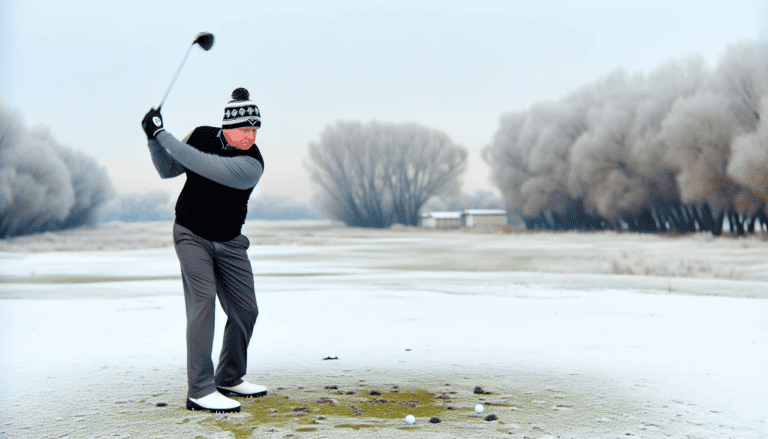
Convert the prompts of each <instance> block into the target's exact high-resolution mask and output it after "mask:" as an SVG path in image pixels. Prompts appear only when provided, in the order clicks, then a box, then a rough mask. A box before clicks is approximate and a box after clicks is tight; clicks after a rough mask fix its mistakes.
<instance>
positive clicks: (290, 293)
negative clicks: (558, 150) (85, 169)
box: [0, 222, 768, 438]
mask: <svg viewBox="0 0 768 439" xmlns="http://www.w3.org/2000/svg"><path fill="white" fill-rule="evenodd" d="M170 230H171V225H170V223H155V224H143V225H142V224H139V225H136V224H133V225H120V224H116V223H111V224H108V225H104V226H100V228H98V229H96V230H80V231H70V232H61V233H53V234H45V235H40V236H37V237H26V238H16V239H14V240H6V241H5V242H4V243H3V244H2V245H3V246H4V247H3V246H0V264H1V265H0V277H1V280H2V283H0V437H8V438H16V437H30V438H41V437H196V436H202V437H249V436H250V432H249V433H248V434H247V435H246V434H244V433H243V431H245V430H242V429H240V430H238V429H237V428H241V426H240V424H238V423H244V424H243V425H246V426H248V428H250V429H253V430H254V431H253V434H254V436H253V437H285V436H287V435H290V434H293V435H295V437H339V436H346V437H400V436H402V437H502V436H504V437H506V436H507V435H509V434H513V436H512V437H529V438H542V437H563V438H565V437H579V438H592V437H605V438H609V437H610V438H615V437H642V438H656V437H659V438H661V437H674V438H677V437H679V438H688V437H691V438H765V437H768V300H766V299H768V267H767V266H766V262H768V242H766V241H765V240H764V239H763V238H762V237H751V238H748V239H738V240H737V239H731V238H723V239H720V240H712V239H710V238H708V237H706V236H693V237H664V236H652V235H633V234H612V233H600V234H587V233H562V234H554V233H530V234H528V233H520V234H515V233H513V234H481V233H466V232H461V231H450V232H440V231H421V230H416V229H411V228H402V229H399V230H383V231H371V230H360V229H345V228H341V227H338V225H334V224H328V223H315V222H302V223H265V222H253V223H249V224H247V226H246V229H245V234H246V235H247V236H248V237H249V238H250V240H251V243H252V245H251V248H250V249H249V256H250V258H251V261H252V264H253V269H254V273H255V276H256V284H257V291H256V296H257V301H258V304H259V309H260V316H259V320H258V322H257V325H256V331H255V335H254V339H253V341H252V343H251V346H250V349H249V354H250V357H249V365H248V376H247V378H249V379H251V380H253V381H257V382H259V383H262V384H265V385H267V386H268V387H269V388H270V389H271V390H272V393H273V394H275V395H281V397H282V395H285V397H288V398H293V399H296V400H297V401H304V402H305V403H306V401H309V399H305V400H302V399H301V398H310V399H311V397H313V395H315V396H316V395H318V394H319V393H323V392H327V391H328V390H326V389H325V387H326V386H330V385H337V386H338V387H339V388H352V387H354V388H356V389H368V388H382V387H384V386H390V387H391V386H392V385H397V386H399V388H400V389H404V390H405V389H427V390H429V391H430V392H432V393H436V394H439V393H440V392H441V391H443V390H442V389H445V388H446V386H447V385H450V386H448V387H450V388H452V389H454V390H455V391H456V394H455V396H454V398H458V399H456V400H455V401H454V402H453V404H454V405H455V408H457V410H455V411H451V412H447V411H445V413H447V414H445V415H441V416H443V419H444V422H441V423H439V424H431V423H430V422H429V417H426V418H418V421H417V423H416V425H415V426H414V427H411V428H409V429H405V430H404V429H402V427H403V426H404V425H405V424H403V422H402V420H391V421H390V420H382V419H378V418H376V417H366V415H365V413H363V415H361V416H357V417H356V416H353V415H350V417H349V418H350V419H347V420H339V419H335V420H334V419H333V418H330V417H329V418H328V419H327V420H320V421H316V422H317V423H316V424H313V425H312V427H311V428H305V429H301V428H300V427H306V425H305V424H300V423H299V422H300V421H299V420H300V418H298V417H297V418H296V419H297V420H296V421H294V420H293V419H294V418H285V417H283V418H280V419H279V420H278V418H277V417H276V416H278V415H279V414H280V413H279V410H278V409H274V410H275V411H276V412H275V414H274V416H275V417H273V418H269V419H270V420H268V422H256V419H257V418H250V416H251V415H250V414H248V413H245V412H244V413H242V414H240V415H233V416H229V417H227V416H224V415H209V414H202V413H191V412H188V411H186V410H184V409H183V405H184V401H185V395H186V375H185V344H184V337H185V335H184V334H185V315H184V299H183V295H182V285H181V280H180V275H179V268H178V261H177V259H176V255H175V253H174V250H173V247H172V245H171V238H170ZM99 247H101V249H100V250H99ZM25 249H26V251H25ZM623 255H627V256H626V257H625V256H623ZM662 262H663V264H662ZM621 264H624V265H621ZM617 266H618V269H617ZM465 267H466V268H465ZM621 267H624V268H627V267H632V269H633V270H634V273H637V274H634V275H630V274H621V275H619V274H611V273H616V271H619V272H622V271H621V270H622V268H621ZM646 269H648V272H649V273H650V274H655V275H649V276H645V275H640V274H642V273H645V272H646ZM665 269H666V271H663V270H665ZM623 272H624V273H627V272H628V271H626V270H625V271H623ZM659 274H664V275H659ZM225 319H226V316H225V315H224V314H223V313H222V312H221V311H220V310H219V314H218V315H217V328H216V329H217V335H216V339H215V340H216V343H220V341H221V332H222V330H223V323H224V321H225ZM219 347H220V345H214V361H215V360H216V358H217V354H218V349H219ZM331 354H335V355H337V356H338V357H339V360H337V361H324V360H323V358H324V357H327V356H329V355H331ZM475 386H482V387H483V388H484V389H485V390H488V391H491V392H492V393H491V394H490V395H477V394H473V393H472V389H473V388H474V387H475ZM315 399H316V398H315ZM481 399H482V401H481ZM477 402H485V403H489V405H488V408H489V410H488V411H487V413H490V412H491V411H493V413H494V414H497V415H498V418H499V419H498V420H496V421H490V422H489V421H484V420H482V418H480V417H476V418H473V417H471V415H474V412H473V411H472V407H474V405H475V403H477ZM157 403H166V404H167V406H165V407H158V406H157ZM248 404H250V405H249V406H248V407H251V408H253V410H256V408H257V407H258V404H275V402H274V400H269V399H264V400H263V401H260V400H256V401H253V402H248ZM276 407H277V406H276ZM312 407H314V406H311V407H310V409H312ZM440 407H442V406H440ZM436 410H437V408H436ZM244 411H247V410H246V406H245V405H244ZM454 412H455V413H456V415H455V416H454V415H453V413H454ZM253 413H255V411H254V412H253ZM238 416H240V417H239V418H238ZM253 416H257V415H253ZM451 416H454V417H451ZM456 416H458V417H456ZM318 418H319V417H318ZM258 419H260V418H258ZM340 422H351V423H353V424H354V423H355V422H357V423H358V424H360V423H362V424H361V425H364V426H365V427H364V428H360V429H351V428H334V427H338V426H339V423H340ZM236 426H237V428H235V427H236ZM230 427H231V428H230ZM342 427H344V425H342ZM242 428H245V427H242Z"/></svg>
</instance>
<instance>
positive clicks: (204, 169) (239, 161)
mask: <svg viewBox="0 0 768 439" xmlns="http://www.w3.org/2000/svg"><path fill="white" fill-rule="evenodd" d="M156 139H157V142H158V143H159V144H160V146H161V147H162V148H165V149H166V150H167V151H168V153H170V155H171V156H172V158H173V159H175V160H176V161H177V162H179V163H180V164H181V165H182V166H183V167H184V168H186V169H189V170H190V171H192V172H194V173H196V174H198V175H201V176H203V177H205V178H207V179H209V180H213V181H215V182H216V183H219V184H223V185H224V186H229V187H231V188H235V189H249V188H252V187H254V186H256V184H257V183H258V182H259V180H260V179H261V174H262V173H263V172H264V169H263V168H262V166H261V163H259V161H258V160H256V159H255V158H253V157H249V156H237V157H222V156H218V155H216V154H208V153H204V152H202V151H200V150H198V149H197V148H195V147H193V146H190V145H187V144H186V143H183V142H180V141H179V140H177V139H176V138H175V137H173V135H171V133H169V132H168V131H163V132H160V133H158V135H157V137H156Z"/></svg>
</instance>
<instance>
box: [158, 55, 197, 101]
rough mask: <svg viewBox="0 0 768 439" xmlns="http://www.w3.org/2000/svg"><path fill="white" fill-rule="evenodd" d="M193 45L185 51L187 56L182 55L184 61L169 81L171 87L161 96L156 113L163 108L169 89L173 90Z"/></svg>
mask: <svg viewBox="0 0 768 439" xmlns="http://www.w3.org/2000/svg"><path fill="white" fill-rule="evenodd" d="M194 45H195V43H192V44H191V45H190V46H189V49H188V50H187V54H186V55H184V59H183V60H182V61H181V65H180V66H179V69H178V70H176V75H174V77H173V80H172V81H171V85H169V86H168V91H166V92H165V96H163V100H162V101H160V105H159V106H158V107H157V111H160V109H161V108H163V104H164V103H165V98H167V97H168V93H170V92H171V88H173V84H174V83H175V82H176V78H178V77H179V73H181V68H182V67H184V63H185V62H187V57H189V52H191V51H192V47H193V46H194Z"/></svg>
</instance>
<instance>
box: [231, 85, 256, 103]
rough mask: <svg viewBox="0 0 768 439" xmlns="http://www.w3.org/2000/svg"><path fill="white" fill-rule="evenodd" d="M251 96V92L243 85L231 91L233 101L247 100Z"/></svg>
mask: <svg viewBox="0 0 768 439" xmlns="http://www.w3.org/2000/svg"><path fill="white" fill-rule="evenodd" d="M250 98H251V94H250V93H248V90H246V89H244V88H243V87H238V88H236V89H235V91H233V92H232V99H233V100H235V101H247V100H248V99H250Z"/></svg>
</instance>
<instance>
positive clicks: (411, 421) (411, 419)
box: [405, 415, 416, 425]
mask: <svg viewBox="0 0 768 439" xmlns="http://www.w3.org/2000/svg"><path fill="white" fill-rule="evenodd" d="M405 423H406V424H408V425H413V424H415V423H416V418H414V417H413V415H408V416H406V417H405Z"/></svg>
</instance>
